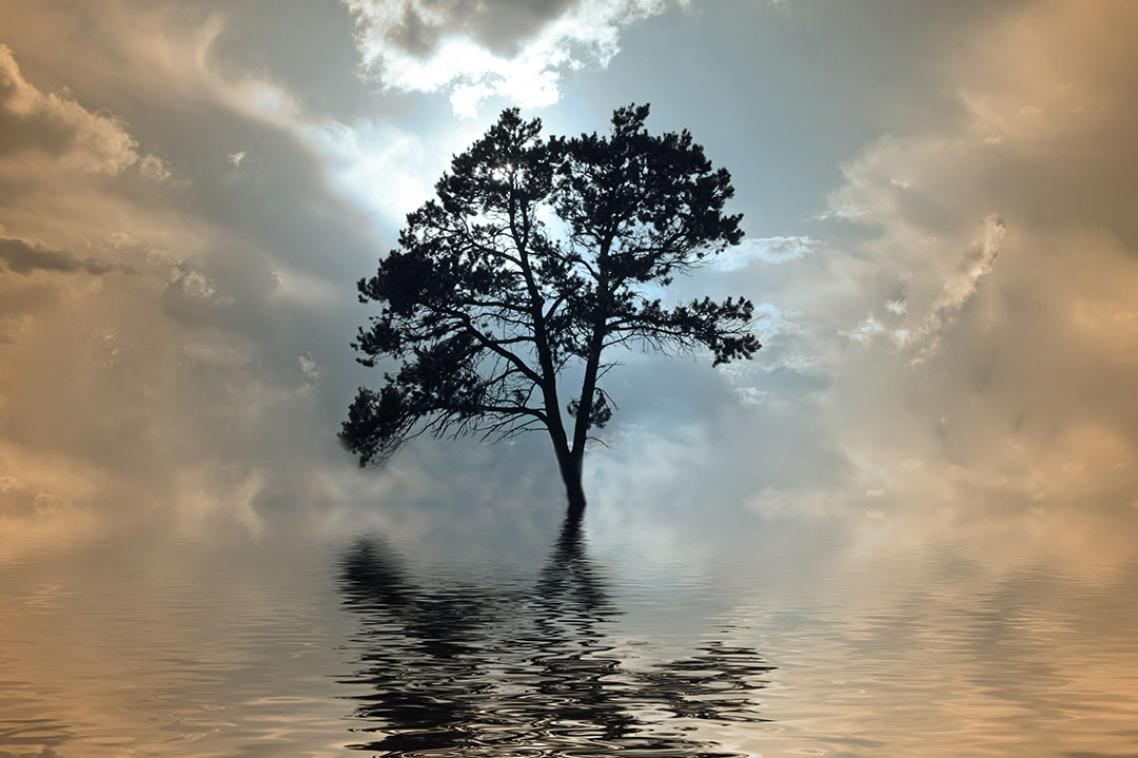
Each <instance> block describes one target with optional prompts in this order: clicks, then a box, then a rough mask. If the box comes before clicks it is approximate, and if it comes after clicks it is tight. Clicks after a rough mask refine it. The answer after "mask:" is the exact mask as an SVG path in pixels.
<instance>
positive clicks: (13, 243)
mask: <svg viewBox="0 0 1138 758" xmlns="http://www.w3.org/2000/svg"><path fill="white" fill-rule="evenodd" d="M0 262H3V263H4V265H5V266H6V267H7V269H8V270H9V271H11V272H12V273H15V274H30V273H32V272H34V271H52V272H58V273H65V274H66V273H78V272H81V273H85V274H109V273H133V269H131V268H129V267H127V266H122V265H118V264H113V263H105V262H103V261H99V260H96V259H94V258H79V257H76V256H74V255H71V254H70V253H65V252H63V251H60V250H50V249H48V248H45V247H42V246H40V245H38V244H30V243H28V242H26V241H24V240H21V239H14V238H10V237H0Z"/></svg>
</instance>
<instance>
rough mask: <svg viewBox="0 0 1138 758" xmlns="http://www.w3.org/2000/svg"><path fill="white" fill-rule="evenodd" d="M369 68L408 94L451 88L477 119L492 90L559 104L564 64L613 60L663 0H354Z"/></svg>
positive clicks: (529, 103)
mask: <svg viewBox="0 0 1138 758" xmlns="http://www.w3.org/2000/svg"><path fill="white" fill-rule="evenodd" d="M345 2H346V3H347V5H348V7H349V8H350V9H351V11H352V14H353V16H354V17H355V21H356V44H357V47H358V49H359V52H360V57H361V61H362V66H363V70H364V71H365V72H366V73H367V74H368V75H369V76H373V77H375V78H377V79H378V80H379V81H381V82H382V83H383V86H384V87H386V88H388V89H392V90H396V91H402V92H445V93H447V94H448V95H449V96H450V100H451V105H452V107H453V108H454V111H455V113H457V114H459V115H460V116H464V117H471V116H474V115H475V114H476V113H477V110H478V105H479V103H481V102H482V101H483V100H485V99H486V98H489V97H502V98H505V99H507V100H509V101H510V102H513V103H516V104H518V105H521V106H523V107H540V106H547V105H552V104H553V103H556V102H557V100H558V99H559V97H560V92H559V85H560V80H561V76H562V74H563V73H564V72H565V71H570V70H575V69H579V68H582V67H585V66H597V67H601V68H603V67H605V66H607V65H608V63H609V61H610V60H612V58H613V56H615V55H616V54H617V52H619V50H620V46H619V42H620V33H621V30H622V29H623V28H624V27H626V26H628V25H629V24H632V23H634V22H636V21H639V20H641V19H644V18H647V17H649V16H652V15H655V14H658V13H660V12H662V11H663V9H664V7H665V2H664V0H545V1H544V2H536V3H531V2H525V1H524V0H508V1H506V2H497V3H470V2H466V0H402V1H401V2H384V1H383V0H345Z"/></svg>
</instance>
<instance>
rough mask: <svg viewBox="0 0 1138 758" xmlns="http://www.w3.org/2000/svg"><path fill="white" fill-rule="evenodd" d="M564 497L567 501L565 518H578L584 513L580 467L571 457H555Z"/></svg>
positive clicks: (583, 493) (583, 494)
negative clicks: (559, 470) (562, 483)
mask: <svg viewBox="0 0 1138 758" xmlns="http://www.w3.org/2000/svg"><path fill="white" fill-rule="evenodd" d="M557 464H558V466H559V467H560V469H561V481H563V482H565V496H566V497H567V498H568V500H569V505H568V508H567V509H566V518H580V517H581V516H582V515H583V514H584V513H585V488H584V487H583V486H581V466H580V465H579V464H578V462H577V460H575V459H574V457H573V456H572V455H565V456H561V455H559V456H557Z"/></svg>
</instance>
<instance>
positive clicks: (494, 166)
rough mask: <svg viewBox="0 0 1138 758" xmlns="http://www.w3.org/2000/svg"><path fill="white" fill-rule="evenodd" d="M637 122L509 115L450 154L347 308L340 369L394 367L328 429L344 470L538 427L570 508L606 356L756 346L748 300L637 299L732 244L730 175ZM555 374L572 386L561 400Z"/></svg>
mask: <svg viewBox="0 0 1138 758" xmlns="http://www.w3.org/2000/svg"><path fill="white" fill-rule="evenodd" d="M647 117H648V106H647V105H643V106H629V107H626V108H620V109H618V110H616V111H615V112H614V113H613V117H612V127H611V131H610V132H609V134H607V135H605V136H598V135H597V134H596V133H593V134H585V135H581V136H580V137H575V138H560V137H551V138H549V139H548V140H545V139H543V138H542V136H541V130H542V127H541V121H540V120H537V119H534V120H532V121H525V120H523V119H522V118H521V116H520V114H519V112H518V111H517V110H516V109H510V110H506V111H503V113H502V115H501V117H500V118H499V119H498V121H497V123H496V124H494V126H492V127H491V128H490V130H489V131H487V132H486V134H485V135H484V136H483V137H482V138H481V139H479V140H478V141H476V142H475V143H474V144H473V145H472V146H471V147H470V148H469V149H468V150H467V151H466V152H464V153H462V154H461V155H458V156H455V157H454V158H453V160H452V162H451V169H450V171H449V172H447V173H446V174H444V175H443V177H442V178H441V179H440V180H439V182H438V183H437V184H436V185H435V190H436V195H437V196H436V197H435V198H434V199H432V200H430V201H428V202H427V203H425V204H424V205H423V206H422V207H420V208H419V209H418V210H416V211H414V212H412V213H410V214H408V216H407V225H406V227H405V228H404V229H403V230H402V231H401V232H400V235H399V244H398V247H396V248H395V249H394V250H392V251H391V252H390V254H389V255H388V256H387V257H386V258H383V259H382V260H381V261H380V262H379V269H378V271H377V272H376V274H375V276H373V277H371V278H370V279H362V280H360V282H359V285H358V286H359V297H360V301H361V302H363V303H369V302H375V303H378V304H380V306H381V307H380V311H379V313H378V315H375V316H373V317H372V318H371V320H370V322H369V324H368V325H367V326H366V327H362V328H361V329H360V330H359V334H358V337H357V339H356V341H355V342H354V343H353V347H355V348H356V350H357V351H358V352H359V353H360V356H359V357H358V358H357V360H358V361H359V362H360V363H362V364H364V365H365V366H375V365H376V364H377V359H379V358H382V357H391V358H394V359H395V360H396V362H397V363H398V368H397V369H395V370H393V371H389V372H388V373H385V374H384V381H385V383H384V384H383V386H382V387H381V388H380V389H379V390H378V391H377V390H372V389H366V388H361V389H360V390H359V393H358V395H357V396H356V399H355V401H354V402H353V403H352V405H351V408H350V409H349V414H348V419H347V420H346V421H345V422H344V423H343V427H342V430H341V433H340V438H341V440H342V442H343V443H344V444H345V446H346V447H347V448H348V449H349V450H351V451H352V452H354V453H355V454H356V455H357V456H358V457H359V461H360V465H366V464H367V463H369V462H373V461H383V460H385V459H386V458H387V457H389V456H390V455H391V454H392V453H394V452H395V451H396V450H397V449H398V448H399V447H400V446H401V445H402V444H403V443H404V442H406V441H407V440H409V439H411V438H414V437H416V436H418V435H421V434H431V435H435V436H460V435H464V434H473V435H476V436H478V437H480V438H481V439H483V440H497V439H503V438H509V437H512V436H514V435H516V434H518V433H520V432H524V431H529V430H534V429H544V430H545V431H547V432H548V434H549V437H550V439H551V440H552V442H553V450H554V454H555V455H556V457H557V462H558V466H559V469H560V472H561V477H562V479H563V480H564V483H565V488H566V493H567V495H568V499H569V507H570V510H571V511H581V510H583V509H584V507H585V494H584V491H583V489H582V486H581V472H582V461H583V459H584V455H585V447H586V445H587V443H588V441H589V439H590V434H589V433H590V431H591V430H593V429H599V428H601V427H603V426H604V425H605V424H606V423H607V422H608V421H609V419H610V418H611V416H612V413H613V404H612V403H611V402H610V400H609V396H608V394H607V393H606V392H605V390H604V389H603V388H602V387H601V385H600V380H601V379H602V378H603V377H604V375H605V373H606V371H607V370H608V369H609V368H610V367H611V365H612V364H611V362H609V361H606V360H605V356H606V351H610V349H612V348H622V347H628V346H632V347H641V348H646V349H656V350H662V351H683V350H686V351H691V350H694V349H697V348H701V347H702V348H705V349H707V350H709V351H710V352H711V353H712V355H713V357H714V363H715V365H718V364H720V363H726V362H728V361H731V360H735V359H740V358H750V357H751V356H752V355H753V353H754V352H755V351H756V350H757V349H759V343H758V340H757V339H756V338H755V336H754V335H753V334H752V333H751V332H750V330H749V325H750V322H751V318H752V312H753V306H752V304H751V303H750V301H748V300H746V299H744V298H737V299H736V298H728V299H727V300H725V301H723V302H714V301H712V300H711V299H709V298H703V299H698V300H693V301H691V302H687V303H683V304H677V305H665V304H664V303H663V301H662V300H661V299H660V298H658V297H655V296H654V295H653V294H652V293H653V292H654V291H655V290H658V289H660V288H662V287H666V286H667V285H669V284H671V283H672V281H673V279H674V277H675V276H676V275H677V274H684V273H686V272H688V271H690V270H692V269H693V268H694V267H696V266H698V265H699V264H700V263H701V262H703V261H705V260H706V259H707V257H708V256H710V255H714V254H718V253H719V252H721V251H722V250H724V249H725V248H726V247H728V246H730V245H735V244H738V243H739V241H740V240H741V239H742V236H743V232H742V230H741V229H740V228H739V221H740V219H741V216H740V215H730V214H725V213H724V210H723V209H724V204H725V203H726V201H727V200H728V199H730V198H731V196H732V195H733V194H734V189H733V188H732V186H731V177H730V174H728V172H727V171H726V170H725V169H722V168H720V169H715V168H713V167H712V165H711V163H710V161H708V159H707V158H706V157H705V155H704V151H703V148H702V147H701V146H700V145H697V144H695V143H694V142H693V141H692V137H691V134H689V133H688V132H687V131H686V130H685V131H682V132H680V133H678V134H677V133H665V134H662V135H651V134H649V133H648V132H647V130H646V129H645V126H644V123H645V120H646V119H647ZM610 353H611V351H610ZM570 364H576V365H577V366H578V367H579V368H580V375H579V381H580V383H579V385H578V384H577V383H576V381H574V386H573V387H572V388H571V389H570V390H569V391H568V393H567V394H565V395H563V394H562V387H561V386H559V378H562V376H561V375H562V372H563V371H564V370H565V369H566V368H567V367H568V366H570ZM574 377H575V379H576V377H577V375H576V372H574ZM564 400H568V402H567V403H566V404H565V405H564V406H563V405H562V403H563V402H564Z"/></svg>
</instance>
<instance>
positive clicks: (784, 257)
mask: <svg viewBox="0 0 1138 758" xmlns="http://www.w3.org/2000/svg"><path fill="white" fill-rule="evenodd" d="M819 244H820V243H819V242H818V240H815V239H811V238H810V237H750V238H748V239H745V240H743V241H742V242H741V243H740V244H738V245H736V246H735V247H732V248H729V249H727V250H725V251H723V252H722V253H720V254H719V255H718V256H716V258H715V267H716V268H718V269H720V270H721V271H738V270H739V269H743V268H746V267H747V266H748V265H750V264H751V262H752V261H762V262H763V263H786V262H788V261H794V260H798V259H799V258H803V257H805V256H807V255H809V254H811V253H813V252H815V251H817V249H818V245H819Z"/></svg>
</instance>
